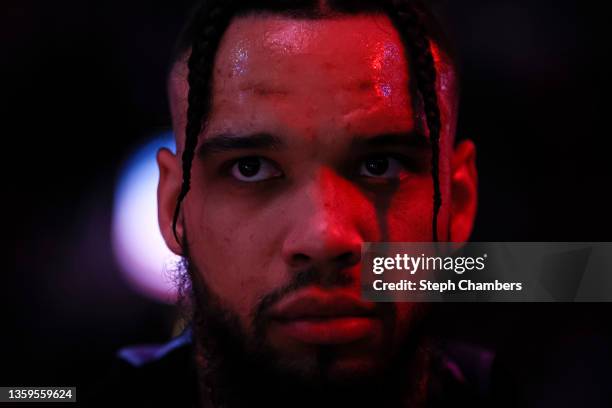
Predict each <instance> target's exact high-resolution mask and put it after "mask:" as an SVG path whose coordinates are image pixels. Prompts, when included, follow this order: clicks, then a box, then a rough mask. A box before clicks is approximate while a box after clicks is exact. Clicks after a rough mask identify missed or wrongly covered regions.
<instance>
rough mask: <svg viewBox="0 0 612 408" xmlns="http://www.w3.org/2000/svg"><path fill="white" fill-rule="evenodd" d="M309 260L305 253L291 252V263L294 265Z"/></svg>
mask: <svg viewBox="0 0 612 408" xmlns="http://www.w3.org/2000/svg"><path fill="white" fill-rule="evenodd" d="M309 261H310V257H309V256H308V255H305V254H299V253H298V254H293V255H292V256H291V263H292V265H294V266H302V265H304V264H306V263H308V262H309Z"/></svg>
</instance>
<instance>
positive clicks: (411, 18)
mask: <svg viewBox="0 0 612 408" xmlns="http://www.w3.org/2000/svg"><path fill="white" fill-rule="evenodd" d="M391 3H392V6H393V8H394V9H395V10H394V11H395V13H393V12H390V13H389V16H390V18H391V20H392V21H394V22H395V24H396V26H397V28H398V31H399V34H400V36H401V37H402V40H403V42H404V46H405V47H406V49H407V51H408V53H409V55H410V59H411V63H412V71H413V72H414V74H415V77H416V84H417V88H418V90H419V93H420V94H421V98H422V100H423V109H424V111H425V118H426V122H427V128H428V130H429V140H430V143H431V153H432V154H431V176H432V181H433V190H434V193H433V216H432V240H433V241H434V242H438V214H439V213H440V207H441V206H442V192H441V189H440V165H439V163H440V128H441V119H440V107H439V105H438V94H437V92H436V77H437V71H436V66H435V62H434V59H433V54H432V52H431V45H430V42H429V36H428V35H427V31H426V30H425V27H424V26H423V24H422V23H421V19H420V18H419V13H420V11H419V9H418V8H417V7H416V6H414V5H413V4H409V3H408V2H406V1H402V0H392V2H391Z"/></svg>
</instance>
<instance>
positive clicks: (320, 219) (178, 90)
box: [157, 15, 477, 376]
mask: <svg viewBox="0 0 612 408" xmlns="http://www.w3.org/2000/svg"><path fill="white" fill-rule="evenodd" d="M432 46H433V50H434V56H435V60H436V64H437V68H438V71H439V73H440V74H439V80H438V83H437V87H438V93H439V99H440V107H441V110H442V133H441V163H440V169H441V176H440V177H441V178H440V182H441V188H442V194H443V195H442V208H441V212H440V220H439V236H440V237H441V238H442V239H444V237H447V236H449V232H450V233H451V235H452V237H453V239H454V240H455V241H465V240H467V239H468V237H469V235H470V232H471V229H472V225H473V221H474V216H475V212H476V200H477V194H476V186H477V177H476V168H475V148H474V145H473V144H472V143H471V142H470V141H463V142H461V143H460V144H458V145H457V146H456V147H453V140H454V131H455V122H456V114H455V113H456V103H455V101H456V91H455V79H454V74H453V72H452V69H450V68H449V65H448V64H447V62H446V57H445V56H444V55H443V53H441V52H440V51H439V49H438V48H437V47H436V45H435V44H433V45H432ZM185 58H186V57H185ZM214 64H215V70H214V78H213V81H214V82H213V107H212V111H211V113H210V115H209V117H208V122H207V125H206V127H205V129H204V131H203V133H202V134H201V135H200V139H199V142H198V148H200V147H201V146H202V145H203V143H205V141H207V140H211V138H213V137H215V136H216V135H219V134H226V135H234V136H248V135H252V134H260V133H265V134H269V135H273V136H275V137H276V138H277V139H278V140H279V141H280V142H281V146H279V147H276V148H257V149H240V150H232V151H223V152H213V153H210V154H207V155H205V156H204V157H201V156H198V155H196V158H195V159H194V162H193V167H192V184H191V191H190V192H189V194H188V195H187V198H186V199H185V201H184V202H183V204H182V211H181V222H179V228H178V234H179V236H181V237H182V236H183V234H184V233H185V230H184V229H183V225H184V226H185V229H186V231H187V242H188V247H189V252H190V256H191V259H190V262H192V263H193V264H194V265H195V266H196V267H197V270H198V271H199V273H200V274H201V275H202V276H201V279H202V280H204V281H205V282H206V283H207V285H208V286H209V288H210V290H211V291H212V292H213V293H214V294H215V295H216V296H218V297H219V299H221V300H222V301H223V304H224V307H226V308H227V309H228V310H230V311H231V312H232V313H233V314H235V315H236V316H237V317H238V318H239V321H240V324H241V326H242V329H243V330H244V333H245V334H246V336H247V337H249V336H253V333H254V332H253V310H254V308H255V307H256V305H257V304H258V301H259V300H260V299H261V298H262V297H264V296H265V295H267V294H269V293H272V292H274V291H275V290H277V289H279V288H281V287H283V286H284V285H286V284H287V283H288V282H290V281H291V278H292V277H293V276H294V275H295V273H296V272H297V271H298V270H301V269H303V268H305V267H310V266H312V267H316V268H317V269H318V270H320V271H321V272H322V273H324V274H328V275H331V274H335V273H345V274H348V275H350V276H352V277H353V278H354V279H353V281H352V283H351V284H350V285H349V286H346V287H343V288H341V289H342V291H344V292H345V293H349V294H350V295H351V296H353V297H355V298H357V299H358V298H359V293H360V291H359V274H360V261H359V258H360V251H361V244H362V243H364V242H376V241H404V242H407V241H413V242H422V241H430V240H431V237H432V231H431V217H432V205H433V204H432V196H433V187H432V181H431V176H430V153H429V149H430V147H429V146H428V139H427V137H428V135H427V132H426V131H425V130H424V129H426V126H425V123H424V121H423V118H422V115H421V114H420V110H419V104H418V103H416V102H415V97H414V95H411V93H410V92H409V88H410V85H412V84H411V82H410V81H411V79H410V78H409V74H408V68H407V64H408V61H407V59H406V56H405V53H404V49H403V46H402V44H401V42H400V39H399V36H398V33H397V32H396V30H395V29H394V27H393V26H392V24H391V22H390V20H389V19H388V17H386V16H382V15H358V16H347V17H338V18H333V19H332V18H330V19H323V20H314V21H313V20H300V19H291V18H287V17H282V16H278V15H250V16H245V17H240V18H238V19H235V20H234V21H233V22H232V23H231V25H230V27H229V28H228V30H227V32H226V33H225V35H224V37H223V40H222V42H221V45H220V48H219V51H218V53H217V56H216V59H215V61H214ZM186 72H187V69H186V66H185V59H184V60H183V61H180V62H179V63H177V64H176V65H175V67H174V70H173V72H172V74H171V78H170V96H171V106H172V113H173V119H174V126H175V128H174V130H175V134H176V135H177V148H178V151H179V154H178V155H177V156H175V155H173V154H172V153H171V152H170V151H168V150H165V149H162V150H160V152H159V153H158V157H157V160H158V165H159V170H160V181H159V189H158V202H159V223H160V227H161V231H162V234H163V236H164V239H165V241H166V243H167V245H168V246H169V248H170V249H171V250H172V251H173V252H175V253H176V254H179V255H182V254H183V249H182V248H181V245H179V244H178V243H177V241H176V240H175V237H174V235H173V232H172V215H173V212H174V209H175V205H176V199H177V196H178V193H179V191H180V187H181V180H182V172H181V166H180V152H181V150H182V146H183V143H184V129H185V121H186V120H185V116H186V97H187V90H188V85H187V82H186ZM386 134H394V135H398V134H400V135H408V136H407V137H406V138H405V143H402V144H399V143H395V144H392V145H385V146H380V147H373V146H370V145H368V144H367V142H364V141H365V140H371V139H375V138H376V137H378V136H380V135H386ZM419 136H420V139H419ZM354 140H360V141H362V144H361V145H360V144H359V143H357V144H356V145H354V144H353V141H354ZM418 140H420V141H421V142H420V143H419V142H415V141H418ZM373 155H374V156H376V157H382V158H383V160H384V161H385V162H386V163H387V164H388V165H389V170H388V171H386V172H385V173H384V174H383V175H380V174H373V173H371V172H369V170H368V169H369V168H368V167H367V166H366V164H367V163H371V162H368V161H367V160H368V159H369V158H370V159H371V158H372V157H373ZM253 156H258V157H261V158H264V160H263V161H260V162H259V164H260V166H261V167H260V173H257V176H256V177H255V178H256V179H260V180H259V181H258V182H252V181H249V180H248V178H245V177H244V176H242V175H241V173H240V171H239V168H238V166H237V165H236V164H235V162H236V160H239V159H240V158H244V157H253ZM394 156H403V157H404V158H405V162H406V163H407V164H404V163H403V162H401V161H399V160H396V159H395V158H393V157H394ZM318 289H320V290H326V289H327V288H322V287H321V288H318ZM334 290H336V289H334ZM396 306H397V315H396V322H395V325H394V329H393V331H392V332H385V330H384V329H383V328H382V326H380V325H375V326H374V327H373V328H372V333H371V335H369V336H368V337H367V338H366V339H365V340H364V341H361V342H359V344H357V345H354V344H352V345H346V347H337V349H336V352H335V353H336V354H335V355H334V359H333V363H332V367H331V372H332V373H334V374H335V375H338V376H342V375H343V374H346V373H348V372H353V373H354V372H368V371H372V370H376V369H377V368H379V365H380V364H384V362H383V361H384V359H381V358H380V356H382V355H383V354H385V355H386V354H387V353H388V351H389V350H388V349H387V346H386V345H388V344H392V345H393V346H392V347H391V349H393V347H397V345H399V344H401V342H402V340H403V339H404V338H405V337H406V335H407V334H408V333H410V328H411V325H412V324H413V323H414V321H413V319H414V315H415V307H414V305H413V304H410V303H398V304H397V305H396ZM266 342H267V344H268V345H269V346H270V347H271V348H272V349H273V350H275V352H276V353H277V356H278V358H279V360H281V361H286V362H287V363H292V364H297V365H301V366H303V367H308V366H310V365H313V364H315V363H314V361H315V359H316V353H317V351H318V347H319V346H318V345H316V344H314V345H313V344H306V343H304V342H300V341H295V339H291V338H288V337H287V336H284V335H283V333H282V332H280V331H279V330H276V328H275V326H274V325H272V324H270V325H269V327H267V330H266Z"/></svg>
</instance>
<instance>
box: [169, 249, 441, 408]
mask: <svg viewBox="0 0 612 408" xmlns="http://www.w3.org/2000/svg"><path fill="white" fill-rule="evenodd" d="M185 255H186V256H185V258H184V259H183V263H182V265H181V266H180V269H181V270H180V271H179V276H180V278H179V282H180V284H181V285H180V287H179V294H180V300H179V305H181V306H182V308H183V310H184V311H186V312H187V316H186V317H187V318H188V319H189V320H191V324H192V330H193V341H194V358H195V362H196V369H197V374H198V380H199V385H200V390H199V391H200V399H201V401H200V402H201V403H202V406H207V405H206V404H207V403H209V404H212V406H214V407H228V408H237V407H244V406H267V407H286V406H292V407H312V406H313V405H314V406H322V407H338V406H352V407H360V406H363V407H366V406H367V407H372V406H386V407H400V406H401V407H405V406H410V407H420V406H422V405H423V404H424V401H425V397H426V393H427V385H428V379H429V373H430V365H431V356H432V352H433V347H432V344H433V343H432V341H431V339H430V338H429V337H428V336H427V335H426V333H427V329H426V327H427V324H426V322H427V320H428V319H427V318H426V317H427V313H426V312H425V311H426V309H425V307H415V310H416V313H415V317H414V319H412V322H411V324H410V330H409V331H408V332H407V333H405V334H404V335H403V336H402V338H401V341H400V342H399V343H400V344H399V346H398V345H397V344H396V345H393V344H392V342H391V336H390V335H389V336H387V338H388V344H386V345H385V347H382V348H381V350H383V351H381V352H380V356H376V357H377V362H378V363H379V364H377V366H376V368H374V369H372V370H366V371H360V372H356V373H354V374H350V373H349V374H348V375H341V376H338V375H336V373H334V371H333V366H334V363H335V362H336V360H337V357H338V351H339V348H341V347H343V346H342V345H335V346H318V347H317V351H316V356H315V358H309V359H305V360H299V359H297V358H291V359H288V358H283V356H282V355H280V353H279V352H278V351H277V350H275V349H274V348H273V347H272V346H271V345H270V344H269V343H268V342H267V340H266V327H267V324H268V322H269V318H268V315H267V311H268V310H269V308H270V307H271V306H273V305H274V304H275V303H276V302H277V301H278V300H280V299H282V298H283V297H284V296H285V295H288V294H290V293H292V292H293V291H296V290H298V289H300V288H304V287H307V286H311V285H319V286H327V287H330V286H331V287H333V286H343V285H348V284H350V283H351V280H352V279H351V278H350V277H348V276H346V275H342V274H336V275H334V276H335V277H333V278H331V279H332V281H330V278H329V276H328V275H327V276H325V277H323V275H322V274H320V273H318V271H317V270H316V269H307V270H303V271H301V272H300V273H297V274H295V275H294V279H293V280H292V281H291V282H290V283H289V284H288V285H286V286H284V287H282V288H280V289H278V290H276V291H274V292H272V293H270V294H268V295H266V296H264V297H263V298H262V299H260V301H259V302H258V305H257V306H256V307H255V308H254V310H253V312H252V321H253V330H252V334H250V335H249V334H248V333H247V331H246V330H245V329H243V327H242V325H241V324H240V319H239V317H238V315H237V314H236V313H235V312H233V311H232V310H230V309H229V308H228V307H226V306H225V305H224V302H223V301H222V300H221V299H220V298H219V296H217V295H216V294H215V293H213V292H212V291H211V289H210V288H209V286H208V285H207V284H206V282H205V280H204V275H203V274H202V273H201V271H199V270H197V268H196V267H195V265H194V264H193V262H190V261H189V256H188V254H187V252H185ZM419 306H420V305H419ZM376 315H377V316H378V317H379V318H380V319H381V321H382V322H383V327H384V332H385V333H392V332H393V331H394V329H395V327H394V326H395V322H396V307H395V304H393V303H377V304H376Z"/></svg>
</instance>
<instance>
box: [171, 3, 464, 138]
mask: <svg viewBox="0 0 612 408" xmlns="http://www.w3.org/2000/svg"><path fill="white" fill-rule="evenodd" d="M432 51H434V53H433V54H434V58H435V60H436V66H437V70H438V73H439V76H438V81H437V88H438V94H439V96H440V97H439V101H440V108H441V110H442V112H441V113H442V119H443V122H442V123H443V127H446V126H449V128H448V129H443V133H446V134H447V135H449V134H450V135H452V134H453V133H454V124H453V123H454V110H455V99H456V90H455V88H456V86H455V82H456V80H455V77H454V71H453V69H452V64H451V63H450V62H449V61H448V58H447V57H446V55H445V54H444V53H443V52H441V51H440V49H439V48H438V47H437V46H436V45H435V44H432ZM187 58H188V54H187V53H185V54H184V55H183V56H182V58H180V59H179V60H178V62H177V63H175V64H174V66H173V69H172V71H171V75H170V78H169V93H170V102H171V109H172V117H173V123H174V129H175V134H176V135H177V145H178V148H179V150H182V146H183V143H184V137H185V136H184V135H185V125H186V109H187V93H188V89H189V87H188V84H187V73H188V70H187V65H186V60H187ZM211 63H213V61H211ZM214 64H215V70H214V78H213V83H214V87H213V95H214V96H217V98H213V106H212V112H210V113H209V116H210V115H211V114H213V113H214V111H215V109H218V108H219V106H220V105H222V104H223V103H225V102H227V101H223V100H222V96H223V95H233V96H237V95H238V96H239V95H246V94H248V93H255V94H256V95H257V96H260V97H263V96H268V97H270V98H274V97H283V96H288V97H291V98H292V99H291V100H292V101H293V102H296V101H299V102H301V103H302V104H304V105H305V106H306V105H307V104H308V98H309V96H311V95H312V94H314V93H316V92H323V93H325V92H326V93H327V94H329V95H330V97H329V98H328V101H329V103H335V104H338V103H344V104H345V105H346V106H345V111H346V112H350V111H351V109H354V108H356V107H355V106H351V98H350V92H351V91H355V90H361V91H363V92H371V93H372V97H373V98H376V97H378V98H382V99H385V98H387V100H391V98H403V100H402V102H403V103H412V101H411V100H409V99H410V98H409V96H408V97H407V96H406V95H407V93H408V91H407V90H408V83H409V78H408V66H407V59H406V55H405V50H404V47H403V45H402V43H401V40H400V38H399V35H398V33H397V31H396V30H395V29H394V28H393V26H392V23H391V22H390V21H389V19H388V17H387V16H386V15H382V14H358V15H350V16H349V15H346V16H343V15H340V16H335V17H333V18H324V19H314V20H313V19H298V18H292V17H288V16H283V15H279V14H262V13H258V14H251V15H246V16H242V17H237V18H235V19H234V20H233V21H232V23H231V24H230V26H229V27H228V29H227V30H226V32H225V34H224V37H223V39H222V41H221V43H220V45H219V49H218V51H217V53H216V57H215V61H214ZM219 96H221V98H219ZM319 99H320V98H319ZM362 100H363V98H362ZM395 105H396V106H397V103H396V104H395ZM373 106H374V104H373ZM320 108H321V109H323V107H320ZM418 111H419V110H418V109H417V110H416V111H415V112H417V113H418ZM251 113H252V114H255V113H253V112H251ZM241 114H247V112H241ZM414 116H415V115H411V116H410V117H409V118H406V120H414V119H415V117H414ZM230 119H231V118H227V120H230ZM416 119H419V118H418V117H417V118H416ZM221 126H223V125H222V124H221ZM219 130H220V131H222V130H223V129H219ZM444 130H447V131H448V132H444Z"/></svg>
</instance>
